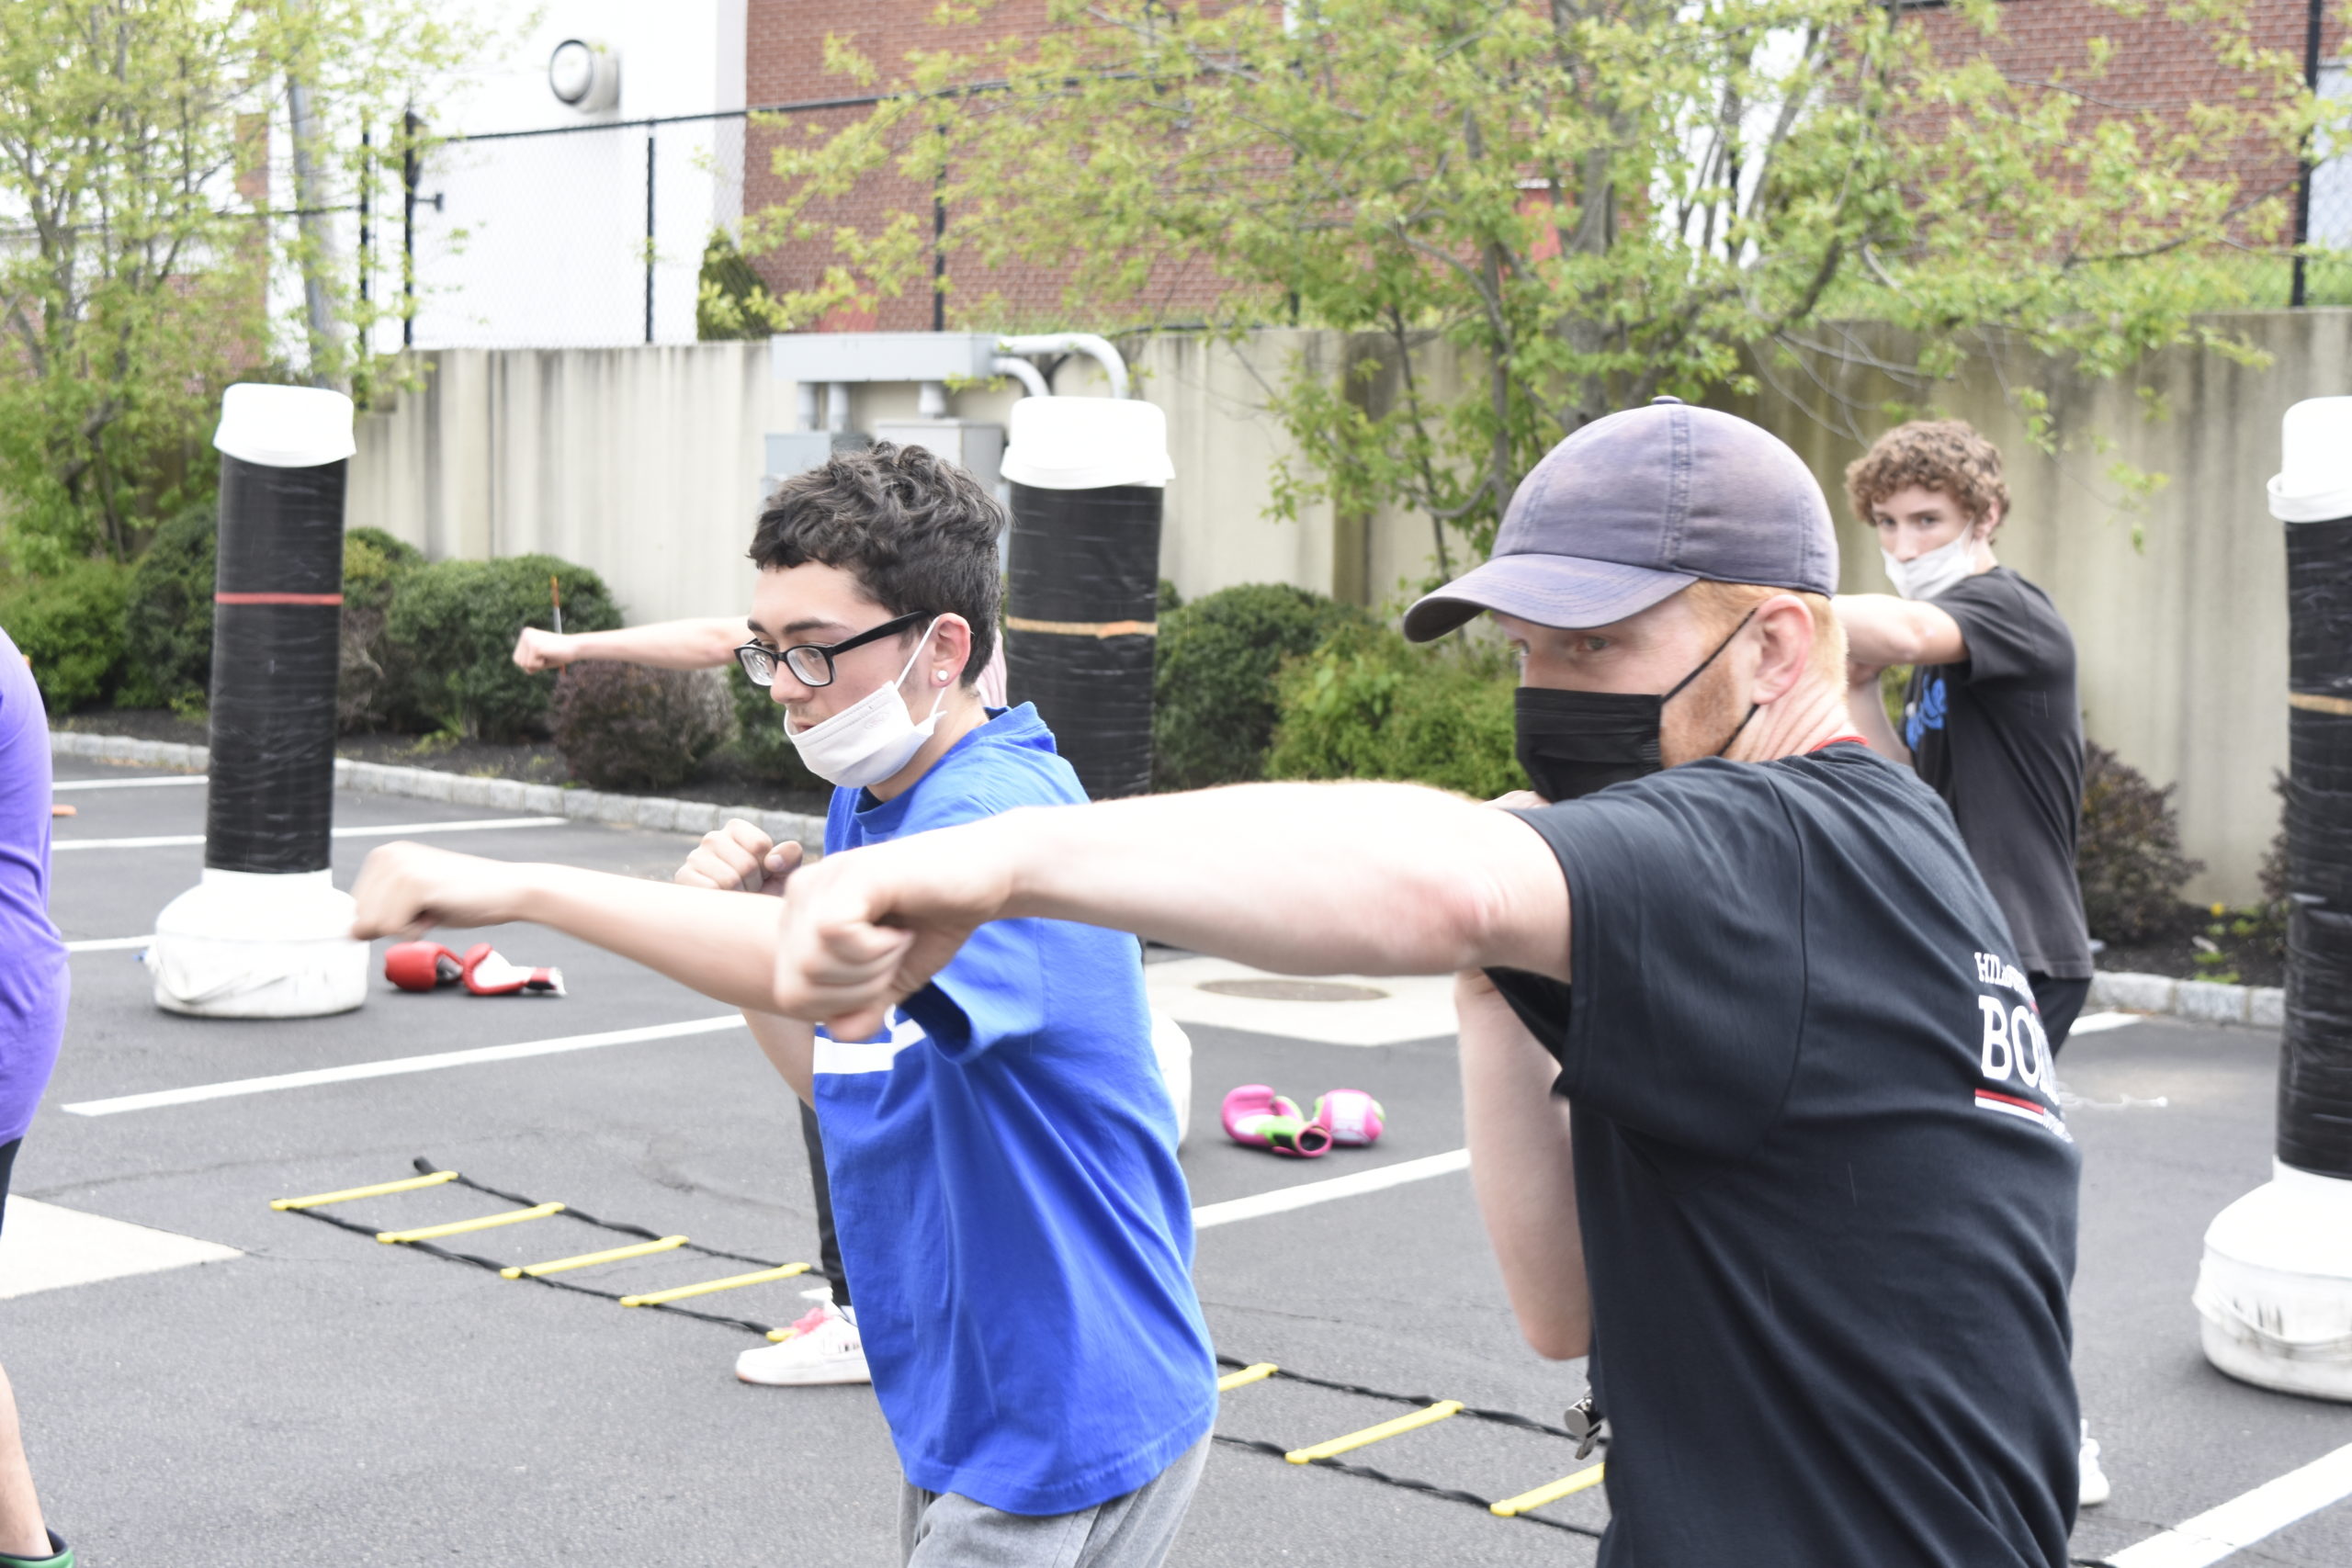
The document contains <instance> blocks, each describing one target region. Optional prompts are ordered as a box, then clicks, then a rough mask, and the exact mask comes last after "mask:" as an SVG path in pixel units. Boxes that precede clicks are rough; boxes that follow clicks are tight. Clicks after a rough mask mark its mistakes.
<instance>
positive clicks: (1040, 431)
mask: <svg viewBox="0 0 2352 1568" xmlns="http://www.w3.org/2000/svg"><path fill="white" fill-rule="evenodd" d="M998 471H999V472H1000V473H1001V474H1003V476H1004V477H1005V478H1006V479H1011V480H1012V482H1013V483H1015V484H1023V485H1028V486H1030V487H1031V488H1033V489H1035V490H1107V489H1109V488H1110V487H1111V486H1113V485H1150V486H1153V487H1155V488H1158V487H1160V486H1164V485H1166V484H1167V483H1168V481H1169V480H1170V479H1173V478H1175V476H1176V466H1175V464H1173V463H1171V462H1170V461H1169V458H1168V416H1167V414H1165V413H1163V412H1160V409H1159V405H1158V404H1156V403H1147V402H1144V401H1141V400H1137V399H1135V398H1023V399H1022V400H1020V401H1019V402H1017V403H1015V404H1013V405H1012V421H1011V423H1010V425H1009V426H1008V428H1007V430H1006V433H1005V452H1004V464H1003V467H1002V468H1000V469H999V470H998Z"/></svg>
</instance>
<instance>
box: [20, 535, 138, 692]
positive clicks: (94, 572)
mask: <svg viewBox="0 0 2352 1568" xmlns="http://www.w3.org/2000/svg"><path fill="white" fill-rule="evenodd" d="M129 592H130V570H128V569H127V568H124V567H122V566H119V565H117V564H116V563H115V562H113V561H107V560H77V561H72V562H69V563H68V564H67V565H66V566H65V568H64V570H61V571H55V572H51V573H50V574H49V575H47V576H44V577H20V578H17V579H14V580H13V581H8V582H7V583H6V584H5V585H0V631H6V633H7V634H8V636H9V637H10V639H11V640H13V641H14V642H15V643H16V645H17V648H18V649H20V650H22V652H23V653H24V655H25V656H26V657H27V658H28V659H29V660H32V666H33V679H34V681H35V682H38V683H39V684H40V694H41V701H42V702H43V703H44V704H46V705H47V706H48V708H49V711H50V712H51V713H52V714H63V713H68V712H71V711H72V710H73V709H74V708H75V707H79V706H81V705H85V704H88V703H93V702H96V701H97V700H98V699H99V698H100V697H102V696H104V695H106V694H107V692H108V691H109V690H110V689H111V688H112V686H113V684H114V680H115V676H116V674H117V672H118V671H119V670H120V669H121V668H122V662H123V640H122V607H123V604H124V602H125V600H126V598H127V597H128V595H129Z"/></svg>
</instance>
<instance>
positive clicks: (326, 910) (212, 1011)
mask: <svg viewBox="0 0 2352 1568" xmlns="http://www.w3.org/2000/svg"><path fill="white" fill-rule="evenodd" d="M354 912H355V907H354V905H353V904H352V901H351V895H349V894H348V893H340V892H337V891H336V890H335V886H334V882H333V881H332V880H331V879H330V876H329V874H328V873H326V872H323V871H308V872H291V873H288V874H284V875H266V874H259V873H254V872H243V871H215V870H211V869H209V868H208V869H207V870H206V872H205V873H204V880H203V881H201V882H199V883H198V884H197V885H196V886H194V887H191V888H189V889H188V890H187V892H185V893H183V894H181V895H180V896H179V897H176V898H175V899H173V900H172V901H171V902H170V903H169V904H166V905H165V906H164V912H163V913H162V914H160V915H158V916H156V917H155V941H154V944H153V946H151V947H149V948H148V950H147V959H146V962H147V969H148V973H150V974H151V975H153V976H154V979H155V1005H156V1006H157V1007H159V1008H162V1009H163V1010H164V1011H166V1012H176V1013H187V1014H190V1015H192V1016H195V1017H198V1018H319V1017H322V1016H324V1015H325V1014H328V1013H336V1012H349V1011H350V1010H352V1009H354V1008H356V1007H357V1006H359V1005H360V1004H361V1003H362V1002H365V1001H366V1000H367V999H368V944H367V943H366V942H359V941H356V940H355V939H354V938H353V937H352V935H351V921H352V916H353V914H354Z"/></svg>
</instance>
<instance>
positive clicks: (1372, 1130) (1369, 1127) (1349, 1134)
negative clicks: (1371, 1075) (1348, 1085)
mask: <svg viewBox="0 0 2352 1568" xmlns="http://www.w3.org/2000/svg"><path fill="white" fill-rule="evenodd" d="M1306 1119H1307V1121H1308V1122H1312V1123H1313V1124H1314V1125H1316V1126H1317V1127H1320V1128H1322V1129H1323V1131H1325V1132H1326V1133H1329V1134H1330V1135H1331V1141H1332V1142H1333V1143H1335V1144H1346V1145H1349V1146H1350V1147H1351V1148H1359V1149H1360V1148H1363V1147H1364V1146H1365V1145H1370V1144H1376V1143H1378V1142H1379V1141H1380V1134H1382V1133H1384V1132H1385V1131H1387V1128H1388V1123H1387V1121H1386V1119H1385V1113H1384V1112H1383V1111H1381V1109H1380V1101H1378V1100H1374V1099H1373V1098H1372V1096H1370V1095H1368V1094H1366V1093H1364V1091H1363V1090H1362V1089H1327V1090H1325V1091H1324V1093H1323V1094H1322V1096H1321V1097H1320V1098H1319V1099H1317V1100H1316V1101H1315V1109H1314V1111H1311V1112H1309V1113H1308V1115H1307V1118H1306Z"/></svg>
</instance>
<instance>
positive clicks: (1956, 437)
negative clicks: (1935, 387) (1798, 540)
mask: <svg viewBox="0 0 2352 1568" xmlns="http://www.w3.org/2000/svg"><path fill="white" fill-rule="evenodd" d="M1913 485H1917V486H1918V487H1919V488H1920V489H1922V490H1933V491H1942V492H1943V493H1944V494H1946V495H1948V496H1950V497H1951V498H1952V500H1953V501H1955V502H1958V503H1959V505H1960V509H1961V510H1962V512H1964V513H1968V520H1969V521H1970V522H1971V523H1982V522H1983V521H1985V515H1986V514H1987V513H1990V512H1991V511H1992V510H1993V508H1994V507H1996V506H1998V507H1999V508H2000V509H2001V515H2002V516H2003V517H2004V518H2006V517H2007V516H2008V514H2009V487H2008V482H2007V480H2006V479H2002V477H2001V449H2000V448H1999V447H1997V446H1994V445H1993V444H1992V443H1991V442H1990V441H1987V440H1985V438H1984V437H1983V436H1982V435H1979V434H1976V427H1975V426H1974V425H1973V424H1970V423H1968V422H1967V421H1966V420H1964V419H1915V420H1913V421H1912V422H1911V423H1908V424H1898V425H1896V426H1895V427H1894V429H1893V430H1890V431H1888V432H1887V433H1886V434H1884V435H1882V436H1880V437H1879V438H1878V439H1877V440H1876V441H1873V442H1872V443H1871V449H1870V450H1869V451H1867V452H1865V453H1863V454H1862V455H1861V456H1860V457H1857V458H1856V459H1854V461H1853V462H1851V463H1849V464H1848V465H1847V467H1846V500H1847V502H1848V503H1849V504H1850V505H1851V506H1852V507H1853V509H1854V516H1855V517H1856V518H1857V519H1858V520H1860V521H1861V522H1864V523H1867V522H1869V521H1870V520H1871V508H1872V507H1873V506H1876V505H1877V504H1878V503H1879V502H1882V501H1884V500H1885V499H1886V498H1887V497H1888V496H1890V495H1893V494H1894V492H1895V491H1903V490H1908V489H1910V488H1911V487H1912V486H1913Z"/></svg>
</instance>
